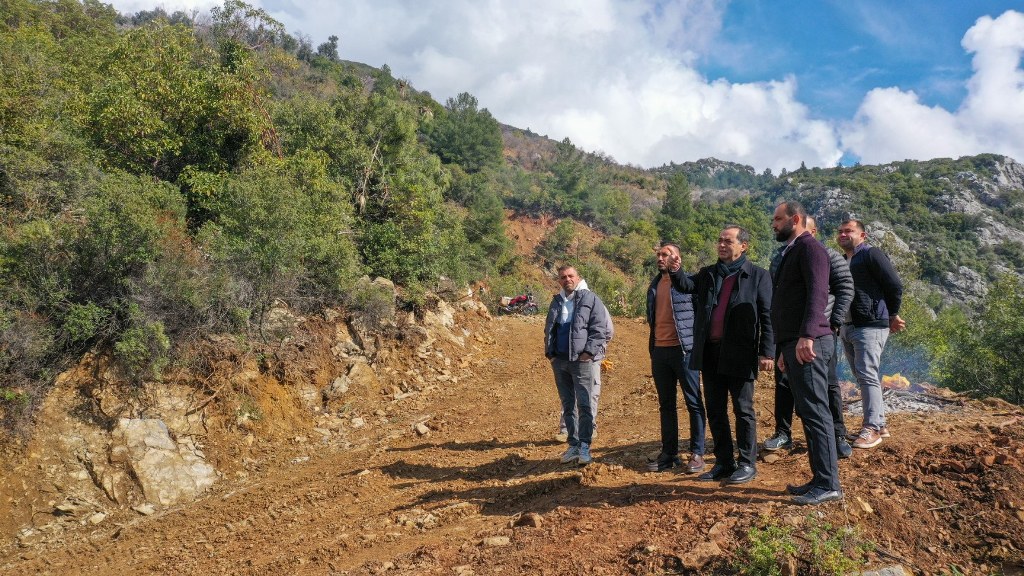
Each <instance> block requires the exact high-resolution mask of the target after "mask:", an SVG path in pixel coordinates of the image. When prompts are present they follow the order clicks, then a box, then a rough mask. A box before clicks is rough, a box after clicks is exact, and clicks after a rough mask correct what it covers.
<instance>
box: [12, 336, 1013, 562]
mask: <svg viewBox="0 0 1024 576" xmlns="http://www.w3.org/2000/svg"><path fill="white" fill-rule="evenodd" d="M542 322H543V320H542V319H541V318H501V319H496V320H494V321H493V322H492V323H491V326H490V330H491V338H490V339H487V340H486V341H485V342H484V343H480V344H478V345H477V346H476V348H477V349H476V350H472V351H470V352H468V353H469V354H470V356H469V357H468V358H466V359H465V360H467V361H468V362H467V363H468V365H470V366H471V367H472V371H473V373H474V376H473V377H463V378H459V379H458V382H457V383H456V384H449V385H447V386H445V387H443V388H438V389H436V390H434V391H433V392H431V393H430V394H424V395H420V396H417V397H412V398H406V399H401V400H390V399H389V400H387V401H385V400H382V402H387V403H388V405H387V406H386V407H383V406H382V409H381V410H379V411H378V412H377V413H375V417H374V418H370V419H369V420H368V421H367V425H366V427H365V428H363V429H361V430H359V431H358V434H356V433H353V434H354V435H353V436H350V438H349V439H350V442H349V443H348V444H347V446H345V447H341V446H331V445H318V444H316V443H312V442H304V443H302V442H287V441H285V442H282V443H281V444H280V445H266V446H262V447H261V445H259V444H257V445H256V446H254V447H253V450H252V451H251V452H250V455H249V456H247V458H248V459H249V460H248V461H247V462H246V463H245V464H246V472H245V473H244V474H241V473H240V474H237V475H236V476H235V477H232V478H228V479H226V480H225V481H223V482H221V483H219V484H218V485H217V486H216V487H215V488H214V489H213V490H212V491H211V492H210V493H208V495H207V496H205V497H203V498H202V499H201V500H199V501H198V502H194V503H192V504H189V505H185V506H181V507H178V508H175V509H171V510H168V511H163V512H160V513H158V514H155V515H152V516H135V517H132V516H126V517H123V518H120V519H119V520H118V521H117V522H104V523H102V524H99V525H97V526H82V527H80V528H78V529H76V530H75V531H73V532H70V533H69V534H68V535H67V536H66V537H63V538H61V539H59V540H56V541H52V540H51V541H43V542H40V543H38V544H31V545H22V546H17V545H14V544H11V545H9V546H7V547H5V548H3V549H2V550H0V552H2V554H3V556H0V574H11V575H23V574H53V575H65V574H92V575H109V576H115V575H116V576H123V575H126V574H239V575H243V574H438V575H440V574H445V575H451V574H462V575H467V574H499V573H501V574H624V573H632V574H648V573H652V574H660V573H709V574H710V573H721V571H722V570H725V569H726V568H727V566H728V565H729V561H730V558H731V556H732V553H733V551H734V549H735V547H736V546H738V543H739V542H741V541H742V540H743V538H744V537H745V534H746V531H747V529H748V528H749V527H751V526H754V525H760V523H763V522H765V521H769V520H775V521H780V522H787V523H790V524H793V525H799V524H801V523H802V522H803V521H804V519H806V518H807V514H808V513H810V512H812V511H809V510H806V509H802V508H800V507H796V506H793V505H791V504H790V503H789V500H788V498H787V497H786V496H785V495H784V494H782V490H783V488H784V487H785V485H786V484H787V483H789V482H794V481H803V480H804V479H806V478H807V477H809V472H808V465H807V458H806V452H805V451H804V450H802V449H800V448H799V443H798V448H797V450H795V451H794V452H793V453H783V454H782V457H781V459H779V460H777V461H775V462H772V463H764V462H762V463H760V465H759V476H758V478H757V479H756V480H755V481H754V482H752V483H751V484H748V485H744V486H738V487H726V486H719V485H718V484H709V483H701V482H697V481H696V480H695V478H694V477H693V476H688V475H682V474H675V473H664V474H653V473H647V472H645V471H643V464H644V458H645V455H646V454H648V453H651V452H655V451H657V449H658V443H657V438H658V418H657V400H656V396H655V393H654V387H653V384H652V383H651V379H650V369H649V362H648V357H647V350H646V346H647V328H646V326H645V325H644V324H643V323H642V322H640V321H637V320H630V319H619V320H618V321H617V322H616V340H615V342H614V343H613V345H612V347H611V350H610V354H609V358H610V359H611V360H612V362H613V364H614V369H613V370H612V371H610V372H607V373H605V375H604V382H605V383H604V391H603V394H602V398H601V414H600V417H599V423H600V433H599V434H598V436H597V438H596V439H595V442H594V456H595V461H594V463H593V464H591V465H590V466H588V467H586V468H583V469H578V468H575V467H567V466H563V465H560V464H559V463H558V461H557V456H558V454H559V453H560V452H561V450H562V449H563V446H562V445H561V444H558V443H556V442H555V441H554V440H553V436H554V433H555V431H556V425H557V419H558V409H557V404H558V403H557V398H556V393H555V391H554V386H553V384H552V381H551V374H550V368H549V366H548V364H547V362H546V361H545V360H544V359H543V358H542V357H541V356H540V353H539V352H540V349H541V345H540V344H539V338H540V332H541V328H542ZM459 360H463V359H459V358H454V359H453V361H459ZM758 386H759V387H758V390H757V392H756V396H757V402H758V425H759V427H760V428H759V437H760V438H764V437H765V436H766V435H768V434H769V433H770V432H771V430H770V426H771V393H770V388H769V383H768V382H767V381H763V382H760V383H759V385H758ZM384 408H386V409H384ZM858 418H859V415H857V416H855V415H852V414H851V415H848V422H849V423H850V426H851V427H853V426H854V425H855V424H856V422H857V419H858ZM420 422H423V423H425V424H426V425H427V426H428V427H429V428H430V431H429V433H427V434H426V435H420V434H418V433H417V432H416V431H415V430H414V425H415V424H416V423H420ZM890 428H891V429H892V430H893V437H892V438H891V439H890V440H887V441H886V442H884V443H883V444H882V445H881V446H880V447H879V448H877V449H875V450H871V451H858V453H856V454H855V455H854V457H853V458H852V459H851V460H847V461H844V462H843V463H842V480H843V485H844V487H845V488H846V498H845V500H844V501H843V502H839V503H832V504H828V505H825V506H822V507H821V508H820V509H819V510H818V512H821V513H822V514H823V518H824V521H827V522H829V523H831V525H832V526H835V527H842V526H849V527H856V528H857V529H858V530H859V531H860V532H861V533H862V534H864V535H866V537H867V538H869V539H870V540H872V541H873V542H875V543H876V544H877V548H876V552H874V553H872V554H871V556H870V558H871V561H872V562H873V563H874V564H875V565H876V566H877V565H887V564H898V563H902V564H903V565H904V566H905V567H907V568H908V569H909V568H914V569H915V570H917V571H918V573H928V574H939V573H942V572H943V571H944V570H945V571H948V570H950V567H951V566H954V565H957V566H960V567H961V569H962V570H963V573H965V574H980V573H996V572H997V571H998V570H1004V571H1006V573H1012V570H1013V569H1015V568H1014V566H1015V565H1020V564H1021V562H1022V561H1024V556H1022V552H1021V547H1024V544H1022V543H1024V512H1022V510H1024V504H1022V502H1021V501H1022V498H1021V496H1020V494H1021V493H1022V492H1024V472H1022V471H1021V464H1020V461H1021V459H1022V458H1021V456H1022V455H1024V422H1022V418H1021V413H1020V411H1019V410H1017V411H1016V412H1013V411H1012V410H1006V409H1005V407H1001V408H998V409H991V408H985V407H984V406H981V405H980V404H972V405H968V406H966V407H963V408H960V409H959V410H958V411H957V412H956V413H955V414H931V415H929V414H925V415H907V414H903V415H893V416H892V417H891V418H890ZM207 450H208V451H211V452H213V451H215V450H214V448H213V447H208V448H207ZM220 451H221V452H222V453H224V452H226V451H228V447H220ZM1000 454H1001V455H1003V456H997V455H1000ZM986 456H993V457H992V459H988V458H986ZM997 459H998V462H1001V463H998V462H997ZM517 521H518V522H519V523H520V524H522V525H519V526H514V527H513V526H511V524H513V523H515V522H517ZM702 563H703V564H704V568H702V569H700V570H696V569H695V567H696V566H697V565H700V564H702ZM691 569H693V570H691Z"/></svg>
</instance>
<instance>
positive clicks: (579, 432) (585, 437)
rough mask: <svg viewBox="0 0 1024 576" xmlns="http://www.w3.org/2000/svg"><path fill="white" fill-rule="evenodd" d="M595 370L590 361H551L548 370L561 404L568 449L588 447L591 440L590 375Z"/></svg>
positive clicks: (592, 422) (592, 385)
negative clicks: (571, 447)
mask: <svg viewBox="0 0 1024 576" xmlns="http://www.w3.org/2000/svg"><path fill="white" fill-rule="evenodd" d="M599 369H600V364H599V363H597V362H593V361H590V362H570V361H568V360H562V359H561V358H552V359H551V370H552V371H553V372H554V374H555V386H556V387H557V388H558V398H559V399H560V400H561V401H562V418H564V419H565V428H566V432H567V433H568V434H569V445H570V446H579V445H580V444H588V445H589V444H590V442H591V440H592V439H593V435H594V407H593V406H592V398H593V394H594V372H596V371H597V370H599Z"/></svg>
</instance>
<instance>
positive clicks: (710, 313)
mask: <svg viewBox="0 0 1024 576" xmlns="http://www.w3.org/2000/svg"><path fill="white" fill-rule="evenodd" d="M749 245H750V233H749V232H748V231H747V230H745V229H743V228H741V227H740V226H736V225H727V226H726V227H725V228H724V229H723V230H722V231H721V233H719V235H718V263H716V264H714V265H712V266H706V267H704V268H701V270H700V271H699V272H697V273H696V274H695V275H693V276H687V275H686V274H685V273H684V272H683V271H682V270H677V271H675V272H673V273H672V274H671V276H672V283H673V286H674V287H675V288H676V289H677V290H679V291H680V292H688V293H691V294H693V299H694V311H695V313H696V316H695V318H694V330H693V333H694V338H693V354H692V356H691V361H690V362H691V366H692V367H693V368H696V369H698V370H700V372H701V376H702V378H703V381H704V402H705V405H706V408H707V415H708V427H709V428H711V437H712V439H713V440H714V442H715V465H714V466H713V467H712V468H711V469H710V470H708V471H707V472H705V473H704V474H701V475H700V476H698V479H699V480H705V481H715V480H725V481H726V482H728V483H730V484H743V483H745V482H749V481H751V480H753V479H754V477H755V476H757V468H756V465H755V463H756V461H757V429H756V422H755V420H756V419H755V417H754V379H755V378H756V377H757V372H758V370H759V369H760V370H771V369H772V365H773V362H774V355H775V340H774V338H773V335H772V322H771V299H772V287H771V278H770V277H769V275H768V271H767V270H765V269H764V268H761V267H759V266H755V265H754V264H753V263H751V262H750V261H749V260H748V259H747V255H746V252H747V248H748V247H749ZM674 266H678V258H676V259H675V263H674ZM730 396H731V397H732V405H733V412H734V415H735V417H736V442H735V446H736V448H737V449H738V451H739V460H738V461H737V459H736V457H735V455H734V454H733V446H734V444H733V438H732V431H731V430H730V428H729V413H728V408H729V397H730Z"/></svg>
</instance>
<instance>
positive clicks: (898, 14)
mask: <svg viewBox="0 0 1024 576" xmlns="http://www.w3.org/2000/svg"><path fill="white" fill-rule="evenodd" d="M1011 8H1017V9H1018V10H1020V11H1024V2H1007V1H1005V0H1001V1H992V0H962V1H950V0H945V1H943V0H924V1H922V0H898V1H893V0H874V1H868V0H859V1H856V2H852V1H849V0H847V1H835V0H782V1H767V0H765V1H760V0H747V1H734V2H731V3H730V4H729V5H728V8H727V9H726V10H725V12H724V17H723V23H722V29H721V32H720V33H719V37H718V38H717V40H716V42H715V45H714V47H713V48H712V49H711V50H709V51H708V53H707V54H706V56H705V57H704V59H703V61H702V62H700V63H699V68H700V69H701V70H702V71H703V72H704V73H705V74H707V75H708V76H709V77H711V78H719V77H725V78H728V79H730V80H732V81H734V82H753V81H760V80H768V79H771V78H780V77H784V76H785V75H787V74H796V75H797V77H798V79H799V83H800V84H799V88H798V90H797V93H796V96H797V98H798V99H800V100H802V101H804V102H806V103H807V104H808V106H809V107H810V108H811V111H812V112H813V113H814V114H815V115H817V116H823V117H840V118H848V117H852V116H853V114H854V113H855V112H856V111H857V107H858V106H859V105H860V103H861V100H862V98H863V96H864V94H866V93H867V92H868V91H869V90H870V89H872V88H880V87H889V86H899V87H900V88H902V89H904V90H913V91H914V92H915V93H916V94H917V95H918V96H919V97H920V98H921V100H922V102H923V103H925V104H929V105H940V106H942V107H944V108H946V109H948V110H955V109H956V108H957V107H958V106H959V104H960V102H961V101H962V100H963V98H964V96H965V94H966V86H965V82H966V81H967V79H968V78H969V77H970V76H971V58H970V56H969V55H968V54H967V53H965V52H964V49H963V47H961V45H960V40H961V38H962V37H963V35H964V33H965V32H966V31H967V29H969V28H970V27H971V26H972V25H973V24H974V23H975V21H977V19H978V18H980V17H982V16H985V15H991V16H998V15H1000V14H1002V13H1003V12H1005V11H1006V10H1008V9H1011Z"/></svg>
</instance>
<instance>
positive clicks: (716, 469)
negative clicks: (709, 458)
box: [697, 464, 736, 482]
mask: <svg viewBox="0 0 1024 576" xmlns="http://www.w3.org/2000/svg"><path fill="white" fill-rule="evenodd" d="M735 471H736V465H735V464H715V465H714V466H712V467H711V470H708V471H707V472H705V473H703V474H701V475H700V476H697V480H700V481H702V482H714V481H716V480H724V479H726V478H728V477H729V476H731V475H732V473H733V472H735Z"/></svg>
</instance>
